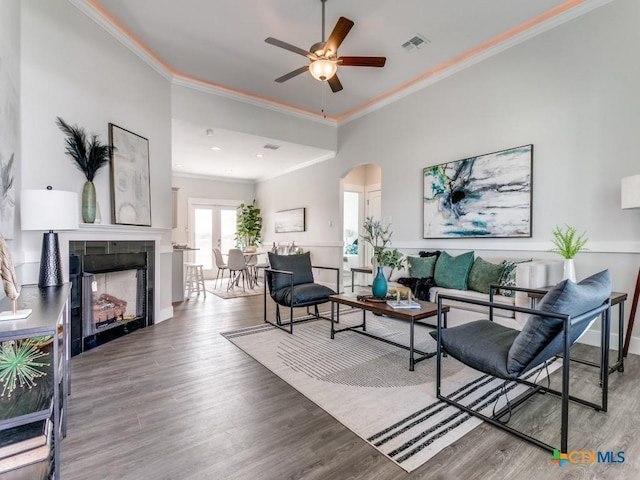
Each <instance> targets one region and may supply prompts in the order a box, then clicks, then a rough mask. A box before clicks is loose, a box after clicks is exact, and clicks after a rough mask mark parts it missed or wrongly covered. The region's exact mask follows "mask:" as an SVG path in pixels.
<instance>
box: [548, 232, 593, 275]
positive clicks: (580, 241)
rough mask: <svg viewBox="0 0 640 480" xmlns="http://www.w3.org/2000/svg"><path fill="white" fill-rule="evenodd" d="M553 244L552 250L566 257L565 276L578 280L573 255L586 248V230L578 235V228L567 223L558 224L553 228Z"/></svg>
mask: <svg viewBox="0 0 640 480" xmlns="http://www.w3.org/2000/svg"><path fill="white" fill-rule="evenodd" d="M552 233H553V240H552V242H553V245H554V247H553V248H552V249H551V251H552V252H556V253H559V254H560V255H562V256H563V257H564V278H568V279H571V280H573V281H574V282H575V281H576V271H575V266H574V264H573V257H575V256H576V255H577V254H578V252H581V251H583V250H586V248H584V246H585V245H586V243H587V240H588V238H586V237H585V235H586V232H583V233H582V234H580V235H578V234H577V233H576V229H575V228H574V227H571V226H569V225H565V226H564V228H560V227H558V226H556V227H555V228H554V229H553V232H552Z"/></svg>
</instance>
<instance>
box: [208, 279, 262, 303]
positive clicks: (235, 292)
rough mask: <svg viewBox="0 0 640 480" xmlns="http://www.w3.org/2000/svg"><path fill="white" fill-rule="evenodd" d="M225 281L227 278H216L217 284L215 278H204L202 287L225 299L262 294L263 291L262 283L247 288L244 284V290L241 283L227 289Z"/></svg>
mask: <svg viewBox="0 0 640 480" xmlns="http://www.w3.org/2000/svg"><path fill="white" fill-rule="evenodd" d="M227 281H228V279H227V278H225V279H223V280H222V282H221V281H220V280H218V284H217V285H216V284H215V283H216V282H215V280H205V282H204V287H205V290H206V291H207V292H209V293H213V294H214V295H215V296H216V297H220V298H225V299H227V298H240V297H252V296H254V295H262V294H263V293H264V286H263V285H262V284H258V285H257V286H256V287H255V288H249V286H248V285H245V288H244V290H243V289H242V284H241V285H240V286H237V285H234V286H233V287H232V288H230V289H229V290H227ZM216 287H217V288H216Z"/></svg>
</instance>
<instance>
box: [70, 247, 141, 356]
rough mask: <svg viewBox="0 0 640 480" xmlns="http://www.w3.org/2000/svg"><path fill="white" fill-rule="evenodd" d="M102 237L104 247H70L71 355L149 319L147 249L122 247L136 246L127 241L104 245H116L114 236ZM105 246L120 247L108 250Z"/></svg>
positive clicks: (131, 329) (127, 330)
mask: <svg viewBox="0 0 640 480" xmlns="http://www.w3.org/2000/svg"><path fill="white" fill-rule="evenodd" d="M75 243H77V242H75ZM82 243H91V242H82ZM104 243H105V244H107V245H105V246H106V247H107V248H103V249H101V248H98V249H95V248H93V249H92V248H88V249H80V252H79V251H78V249H77V248H74V249H73V250H71V248H70V258H69V264H70V269H69V271H70V280H71V282H72V285H73V288H72V301H71V355H77V354H79V353H81V352H83V351H86V350H89V349H91V348H94V347H97V346H99V345H102V344H103V343H105V342H108V341H111V340H113V339H115V338H118V337H120V336H122V335H126V334H128V333H130V332H132V331H134V330H137V329H139V328H144V327H146V326H148V325H150V324H151V323H152V319H153V316H152V315H151V314H150V312H151V311H153V308H150V305H151V304H150V300H151V299H150V295H149V293H150V290H152V289H150V285H149V282H148V278H149V276H150V275H149V263H150V262H149V257H150V256H151V255H150V254H149V253H150V252H149V251H137V252H131V251H126V250H137V249H139V248H138V247H136V246H134V247H133V248H131V245H128V246H127V248H122V247H121V246H120V247H121V248H108V247H109V246H116V245H115V242H104ZM127 243H128V244H131V243H133V242H127ZM109 244H113V245H109ZM109 250H116V251H118V250H121V251H118V252H117V253H108V252H109ZM122 250H125V251H122ZM143 250H144V249H143Z"/></svg>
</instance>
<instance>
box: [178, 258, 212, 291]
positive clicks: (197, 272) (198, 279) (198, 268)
mask: <svg viewBox="0 0 640 480" xmlns="http://www.w3.org/2000/svg"><path fill="white" fill-rule="evenodd" d="M184 283H185V289H186V290H187V297H190V296H191V294H192V293H193V292H197V294H198V295H200V292H202V293H203V294H204V296H205V297H206V296H207V291H206V290H205V288H204V274H203V273H202V265H200V264H197V263H185V264H184Z"/></svg>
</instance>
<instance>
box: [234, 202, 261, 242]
mask: <svg viewBox="0 0 640 480" xmlns="http://www.w3.org/2000/svg"><path fill="white" fill-rule="evenodd" d="M261 232H262V217H261V216H260V209H259V208H258V207H257V206H256V201H255V200H254V201H253V202H252V203H250V204H244V203H241V204H240V205H239V206H238V211H237V217H236V237H235V240H236V244H237V245H238V246H239V247H240V248H243V249H244V250H247V249H254V250H255V248H256V247H258V246H259V245H260V236H261Z"/></svg>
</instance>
